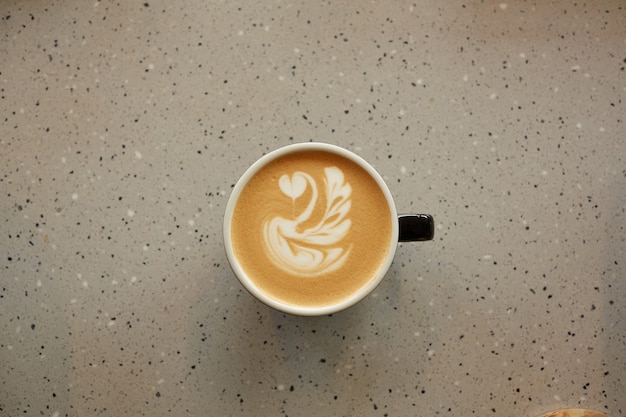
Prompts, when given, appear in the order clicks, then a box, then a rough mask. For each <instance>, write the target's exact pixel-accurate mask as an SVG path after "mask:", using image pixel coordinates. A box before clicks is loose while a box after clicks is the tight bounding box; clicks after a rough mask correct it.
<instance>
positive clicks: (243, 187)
mask: <svg viewBox="0 0 626 417" xmlns="http://www.w3.org/2000/svg"><path fill="white" fill-rule="evenodd" d="M426 221H427V222H429V223H430V234H431V236H426V238H432V218H430V217H429V219H426ZM405 234H406V233H405ZM422 234H423V233H422ZM426 234H428V231H427V232H426ZM398 238H399V221H398V215H397V213H396V209H395V205H394V202H393V199H392V197H391V194H390V192H389V189H388V188H387V186H386V185H385V183H384V181H383V180H382V178H381V177H380V175H379V174H378V173H377V172H376V171H375V170H374V169H373V168H372V167H371V166H370V165H369V164H367V162H365V161H364V160H363V159H361V158H360V157H358V156H357V155H355V154H353V153H351V152H349V151H347V150H345V149H343V148H339V147H337V146H334V145H328V144H322V143H302V144H296V145H290V146H287V147H284V148H281V149H278V150H276V151H274V152H272V153H270V154H268V155H266V156H264V157H263V158H261V159H260V160H258V161H257V162H256V163H255V164H253V165H252V166H251V167H250V168H249V169H248V171H246V173H245V174H244V175H243V176H242V178H241V179H240V180H239V182H238V183H237V184H236V186H235V188H234V189H233V192H232V195H231V197H230V199H229V202H228V205H227V209H226V216H225V223H224V239H225V243H226V252H227V255H228V258H229V261H230V263H231V265H232V267H233V270H234V271H235V273H236V275H237V277H238V278H239V280H240V281H241V282H242V284H243V285H244V286H245V287H246V288H247V289H248V290H249V291H250V292H251V293H252V294H253V295H255V296H256V297H257V298H259V299H260V300H261V301H263V302H265V303H266V304H268V305H270V306H272V307H274V308H277V309H279V310H281V311H284V312H287V313H292V314H299V315H320V314H329V313H332V312H335V311H339V310H342V309H344V308H346V307H348V306H350V305H352V304H354V303H355V302H357V301H359V300H360V299H362V298H363V297H365V295H367V294H368V293H369V292H370V291H371V290H372V289H373V288H374V287H375V286H376V285H377V284H378V283H379V282H380V280H381V279H382V277H383V276H384V275H385V273H386V271H387V270H388V268H389V266H390V264H391V261H392V259H393V256H394V253H395V249H396V246H397V242H398ZM405 240H407V239H405ZM419 240H426V239H424V236H421V237H420V239H419Z"/></svg>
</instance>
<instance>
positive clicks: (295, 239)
mask: <svg viewBox="0 0 626 417" xmlns="http://www.w3.org/2000/svg"><path fill="white" fill-rule="evenodd" d="M324 174H325V178H324V186H325V193H326V204H325V207H324V202H323V201H318V197H319V191H318V187H317V183H316V181H315V179H313V177H312V176H311V175H309V174H307V173H306V172H302V171H296V172H294V173H293V174H292V176H291V177H289V175H286V174H285V175H283V176H282V177H280V180H279V181H278V186H279V188H280V190H281V191H282V192H283V194H285V195H286V196H287V197H289V198H291V200H292V204H295V201H296V199H298V198H299V197H301V196H302V195H303V194H304V192H305V191H306V190H307V188H308V187H310V188H311V193H309V194H310V196H311V198H310V201H309V202H308V204H307V206H306V208H305V209H304V210H303V211H302V213H300V214H296V213H294V215H293V216H292V218H283V217H281V216H277V217H274V218H272V219H270V220H268V221H266V222H265V224H264V227H263V239H264V242H265V250H266V252H267V254H268V256H269V257H270V258H271V259H272V261H273V262H274V263H275V264H276V265H277V266H279V267H280V268H282V269H283V270H285V271H287V272H289V273H292V274H296V275H300V276H305V277H313V276H316V275H320V274H323V273H327V272H330V271H333V270H336V269H337V268H339V267H341V265H343V263H344V262H345V260H346V257H347V256H348V254H349V253H350V249H351V247H352V245H349V246H348V247H347V248H346V247H344V246H342V245H341V242H340V241H341V240H342V239H343V238H344V237H345V236H346V234H347V233H348V230H349V229H350V225H351V221H350V219H349V218H346V216H347V215H348V212H349V211H350V206H351V200H350V194H351V193H352V187H351V186H350V184H349V183H347V182H345V180H344V174H343V172H342V171H341V170H340V169H339V168H337V167H327V168H325V169H324ZM322 210H323V215H321V220H320V221H319V222H318V223H317V224H315V225H312V226H310V227H307V228H306V229H303V226H302V225H303V224H304V223H306V222H307V221H309V220H310V219H311V217H312V216H314V215H320V214H321V213H322ZM301 229H302V230H301Z"/></svg>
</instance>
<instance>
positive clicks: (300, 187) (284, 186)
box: [278, 172, 306, 200]
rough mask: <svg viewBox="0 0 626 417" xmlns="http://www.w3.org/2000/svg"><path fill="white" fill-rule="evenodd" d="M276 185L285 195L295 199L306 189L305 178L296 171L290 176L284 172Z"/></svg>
mask: <svg viewBox="0 0 626 417" xmlns="http://www.w3.org/2000/svg"><path fill="white" fill-rule="evenodd" d="M278 186H279V187H280V190H281V191H282V192H283V193H285V195H287V196H288V197H291V199H293V200H295V199H296V198H298V197H300V196H301V195H302V194H303V193H304V190H306V179H305V178H304V176H303V175H301V174H300V173H298V172H296V173H295V174H293V175H292V176H291V178H289V175H287V174H285V175H283V176H282V177H280V179H279V180H278Z"/></svg>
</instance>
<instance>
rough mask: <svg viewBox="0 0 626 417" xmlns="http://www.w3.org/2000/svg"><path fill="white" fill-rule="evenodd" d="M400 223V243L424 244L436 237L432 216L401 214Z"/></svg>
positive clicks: (399, 216)
mask: <svg viewBox="0 0 626 417" xmlns="http://www.w3.org/2000/svg"><path fill="white" fill-rule="evenodd" d="M398 223H399V224H400V233H399V235H398V241H399V242H423V241H426V240H433V237H434V236H435V225H434V223H435V222H434V220H433V216H431V215H430V214H400V215H398Z"/></svg>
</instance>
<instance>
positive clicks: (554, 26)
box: [0, 0, 626, 417]
mask: <svg viewBox="0 0 626 417" xmlns="http://www.w3.org/2000/svg"><path fill="white" fill-rule="evenodd" d="M0 17H1V21H0V117H1V120H0V191H1V198H0V252H1V257H0V279H1V281H0V415H2V416H40V415H44V416H53V417H60V416H96V415H110V416H140V415H145V416H166V415H172V416H184V415H189V416H218V415H239V416H277V415H288V416H314V415H320V416H322V415H323V416H417V415H419V416H490V415H494V416H524V417H532V416H538V415H540V414H542V413H544V412H547V411H549V410H552V409H555V408H559V407H584V408H594V409H597V410H600V411H604V412H606V413H608V414H610V415H611V416H613V417H622V416H624V415H626V395H625V393H626V310H625V309H624V303H625V299H626V283H625V280H626V259H625V256H624V254H625V253H626V243H625V239H626V230H625V228H626V213H625V210H626V125H625V124H624V119H625V117H626V103H625V101H626V71H625V67H626V4H625V3H624V2H623V1H621V0H613V1H608V0H601V1H593V2H586V3H585V2H582V3H581V2H569V1H555V2H536V3H533V2H508V3H499V2H497V1H495V2H493V1H484V2H483V1H467V2H464V1H454V0H453V1H427V2H423V1H419V2H399V1H384V2H383V1H381V2H336V3H335V2H333V3H327V2H323V3H322V2H314V1H303V2H299V3H298V2H296V3H290V2H282V1H267V2H252V1H250V2H240V3H235V2H199V1H187V2H160V1H158V2H155V1H153V0H148V1H146V2H143V1H128V2H108V1H102V2H98V1H94V2H70V1H52V2H38V1H31V2H18V1H3V2H2V3H1V4H0ZM309 140H316V141H323V142H329V143H334V144H338V145H340V146H343V147H346V148H348V149H350V150H352V151H355V152H357V153H358V154H360V155H361V156H363V157H364V158H365V159H367V160H369V161H370V162H371V163H372V164H373V165H374V166H375V167H376V169H377V170H378V171H379V172H380V173H381V174H382V175H383V176H384V177H385V179H386V180H387V181H388V183H389V185H390V187H391V189H392V192H393V194H394V196H395V197H396V200H397V205H398V209H399V211H401V212H419V213H431V214H433V215H434V216H435V220H436V237H435V240H434V241H432V242H428V243H416V244H402V245H401V246H400V247H399V249H398V252H397V255H396V259H395V263H394V266H393V267H392V269H391V270H390V272H389V273H388V276H387V277H386V279H385V280H384V282H383V284H381V286H379V287H378V289H377V290H376V291H375V292H374V293H373V294H372V295H371V296H370V297H368V298H367V299H366V300H364V301H363V302H361V303H360V304H358V305H357V306H355V307H353V308H351V309H349V310H347V311H344V312H341V313H338V314H335V315H333V316H330V317H318V318H299V317H293V316H288V315H284V314H280V313H277V312H275V311H273V310H270V309H269V308H268V307H265V306H264V305H263V304H260V303H259V302H257V301H256V300H255V299H253V298H252V297H251V296H250V295H249V294H248V293H247V292H245V291H244V290H243V289H242V287H241V285H240V284H239V283H238V282H237V280H236V279H235V277H234V275H233V273H232V272H231V270H230V268H229V266H228V264H227V261H226V256H225V253H224V250H223V243H222V238H221V236H222V219H223V212H224V207H225V203H226V200H227V198H228V196H229V193H230V190H231V187H232V186H233V184H234V182H235V181H236V180H237V178H238V177H239V176H240V175H241V174H242V173H243V171H244V170H245V169H246V168H247V167H248V166H249V165H250V164H251V163H252V162H254V160H255V159H257V158H258V157H260V156H262V155H263V154H264V153H266V152H268V151H269V150H272V149H274V148H277V147H280V146H282V145H286V144H289V143H293V142H303V141H309Z"/></svg>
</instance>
